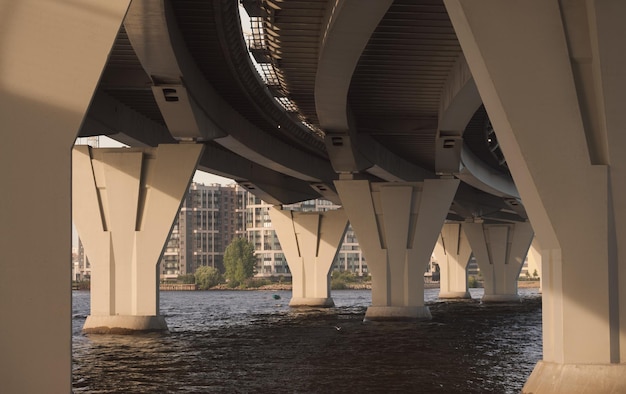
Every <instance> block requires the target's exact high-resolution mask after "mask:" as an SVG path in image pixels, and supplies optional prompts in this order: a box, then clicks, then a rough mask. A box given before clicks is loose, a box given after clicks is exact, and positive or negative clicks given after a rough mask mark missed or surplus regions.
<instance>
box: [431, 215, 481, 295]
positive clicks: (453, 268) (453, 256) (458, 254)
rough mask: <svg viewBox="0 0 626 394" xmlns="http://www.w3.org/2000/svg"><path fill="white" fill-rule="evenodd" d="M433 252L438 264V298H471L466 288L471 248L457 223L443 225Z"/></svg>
mask: <svg viewBox="0 0 626 394" xmlns="http://www.w3.org/2000/svg"><path fill="white" fill-rule="evenodd" d="M433 252H434V254H435V259H437V264H439V298H472V296H471V295H470V293H469V290H468V289H467V264H468V263H469V259H470V257H471V256H472V249H471V248H470V245H469V242H468V240H467V237H466V236H465V233H464V232H463V229H462V228H461V225H460V224H459V223H446V224H444V225H443V228H442V229H441V233H440V235H439V239H438V240H437V244H436V245H435V249H434V251H433Z"/></svg>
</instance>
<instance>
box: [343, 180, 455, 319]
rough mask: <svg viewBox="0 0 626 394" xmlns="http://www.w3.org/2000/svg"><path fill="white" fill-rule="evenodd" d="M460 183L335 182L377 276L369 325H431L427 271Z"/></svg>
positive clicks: (368, 313) (369, 314) (371, 268)
mask: <svg viewBox="0 0 626 394" xmlns="http://www.w3.org/2000/svg"><path fill="white" fill-rule="evenodd" d="M458 184H459V181H458V180H456V179H432V180H431V179H429V180H425V181H424V182H415V183H400V182H397V183H396V182H389V183H370V182H369V181H364V180H339V181H335V185H336V186H337V191H338V193H339V197H340V198H341V202H342V204H343V206H344V208H345V209H346V212H347V213H348V218H349V220H350V224H351V225H352V228H353V229H354V231H355V232H356V234H357V237H358V238H359V244H360V245H361V248H362V249H363V253H364V254H365V256H366V258H367V265H368V268H369V271H370V272H371V274H372V305H371V306H370V307H369V308H368V309H367V312H366V314H365V320H416V319H430V317H431V315H430V310H429V309H428V307H427V306H425V305H424V271H425V270H426V266H427V265H428V262H429V261H430V257H431V254H432V251H433V248H434V246H435V243H436V242H437V236H438V234H439V233H440V231H441V226H442V225H443V223H444V220H445V218H446V215H447V213H448V210H449V208H450V204H451V203H452V199H453V198H454V194H455V193H456V189H457V187H458Z"/></svg>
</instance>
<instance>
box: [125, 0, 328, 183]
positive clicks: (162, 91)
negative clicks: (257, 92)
mask: <svg viewBox="0 0 626 394" xmlns="http://www.w3.org/2000/svg"><path fill="white" fill-rule="evenodd" d="M124 26H125V28H126V32H127V33H128V37H129V40H130V42H131V44H132V46H133V49H134V50H135V52H136V53H137V56H138V58H139V60H140V62H141V64H142V66H143V67H144V69H145V70H146V72H147V73H148V75H150V77H151V78H152V80H153V83H154V87H153V92H154V95H155V99H156V101H157V103H158V105H159V108H160V109H161V112H162V114H163V117H164V119H165V121H166V123H167V125H168V128H169V129H170V132H172V134H173V135H174V136H175V137H176V138H178V139H181V140H197V141H198V140H199V141H202V140H215V142H217V143H219V144H221V145H222V146H224V147H226V148H227V149H229V150H231V151H233V152H234V153H236V154H238V155H240V156H243V157H246V158H249V159H250V160H252V161H253V162H255V163H257V164H259V165H262V166H265V167H268V168H271V169H273V170H275V171H279V172H281V173H284V174H286V175H289V176H292V177H294V178H297V179H301V180H304V181H308V182H325V183H329V182H331V181H332V179H334V178H335V177H336V175H335V173H334V172H333V170H332V168H331V166H330V165H329V163H328V162H327V161H325V160H323V159H321V158H319V157H317V156H314V155H311V154H308V153H306V152H303V151H300V150H298V149H296V148H293V147H292V146H289V145H287V144H285V143H284V142H282V141H280V140H278V139H276V138H274V137H272V136H270V135H268V134H266V133H264V132H263V131H262V130H260V129H258V128H257V127H256V126H254V125H253V124H251V123H250V122H249V121H247V120H246V119H244V118H243V117H242V116H241V115H240V114H239V113H237V112H236V111H235V110H234V109H233V108H232V107H230V105H228V103H226V102H225V101H224V100H223V99H222V98H221V97H220V96H219V94H218V93H217V92H216V91H215V89H214V88H213V87H212V86H211V85H210V84H209V82H208V81H207V80H206V79H205V78H204V77H203V76H202V73H201V72H200V70H199V69H198V67H197V66H196V64H195V63H194V61H193V59H192V57H191V55H190V54H189V52H188V51H187V50H186V46H185V44H184V41H183V38H182V35H181V33H180V31H179V29H178V27H177V25H176V20H175V16H174V14H173V11H172V9H171V6H170V4H169V2H168V1H153V0H136V1H133V2H132V4H131V7H130V9H129V11H128V15H127V16H126V20H125V22H124ZM146 26H149V27H150V28H149V29H147V28H146ZM190 115H192V116H190Z"/></svg>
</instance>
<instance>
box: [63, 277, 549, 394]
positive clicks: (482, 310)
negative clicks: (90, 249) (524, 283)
mask: <svg viewBox="0 0 626 394" xmlns="http://www.w3.org/2000/svg"><path fill="white" fill-rule="evenodd" d="M438 291H439V290H438V289H426V290H425V300H426V303H427V305H429V307H430V310H431V313H432V316H433V319H432V320H431V321H427V322H419V323H370V322H368V323H363V316H364V315H365V310H366V309H367V306H368V305H370V303H371V292H370V291H369V290H339V291H333V292H332V297H333V299H334V300H335V304H336V307H335V308H329V309H311V310H300V309H292V308H290V307H289V306H288V304H289V299H290V298H291V292H290V291H195V292H161V314H163V315H164V316H165V318H166V321H167V323H168V326H169V329H170V331H171V332H170V334H168V335H165V334H146V335H138V336H121V335H84V334H82V333H81V328H82V326H83V323H84V322H85V318H86V316H87V315H88V314H89V293H88V292H83V291H74V292H73V296H74V297H73V300H74V302H73V306H74V311H73V332H74V335H73V387H74V393H353V394H356V393H447V394H454V393H519V391H520V390H521V388H522V386H523V384H524V382H525V381H526V379H527V378H528V375H529V374H530V372H531V371H532V369H533V367H534V365H535V363H536V362H537V361H538V360H539V359H541V297H540V295H538V294H537V289H520V295H521V296H522V301H521V302H519V303H511V304H499V305H496V304H482V303H481V302H480V301H479V300H480V297H481V296H482V289H471V293H472V297H473V299H472V300H469V301H447V302H444V301H438V300H437V294H438ZM274 294H278V295H280V296H281V299H280V300H275V299H274V298H273V295H274Z"/></svg>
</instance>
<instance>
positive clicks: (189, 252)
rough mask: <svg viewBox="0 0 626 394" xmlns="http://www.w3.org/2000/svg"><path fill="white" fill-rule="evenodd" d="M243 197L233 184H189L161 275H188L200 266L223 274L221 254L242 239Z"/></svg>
mask: <svg viewBox="0 0 626 394" xmlns="http://www.w3.org/2000/svg"><path fill="white" fill-rule="evenodd" d="M245 193H246V192H245V190H244V189H243V188H241V187H240V186H238V185H235V184H233V185H228V186H222V185H219V184H213V185H203V184H198V183H192V184H191V186H190V187H189V192H188V193H187V196H186V197H185V200H184V201H183V204H182V206H181V209H180V211H179V214H178V217H177V218H176V220H175V222H174V225H173V227H172V231H171V233H170V237H169V239H168V241H167V244H166V247H165V250H164V252H163V257H162V259H161V275H162V276H163V277H165V278H172V277H177V276H178V275H185V274H191V273H194V272H195V271H196V269H197V268H198V267H200V266H210V267H215V268H217V269H220V270H222V271H223V268H224V250H226V247H227V246H228V245H229V244H230V242H231V241H232V240H233V238H234V237H235V236H237V235H239V236H244V235H245V227H244V226H245V221H244V216H245Z"/></svg>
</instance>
